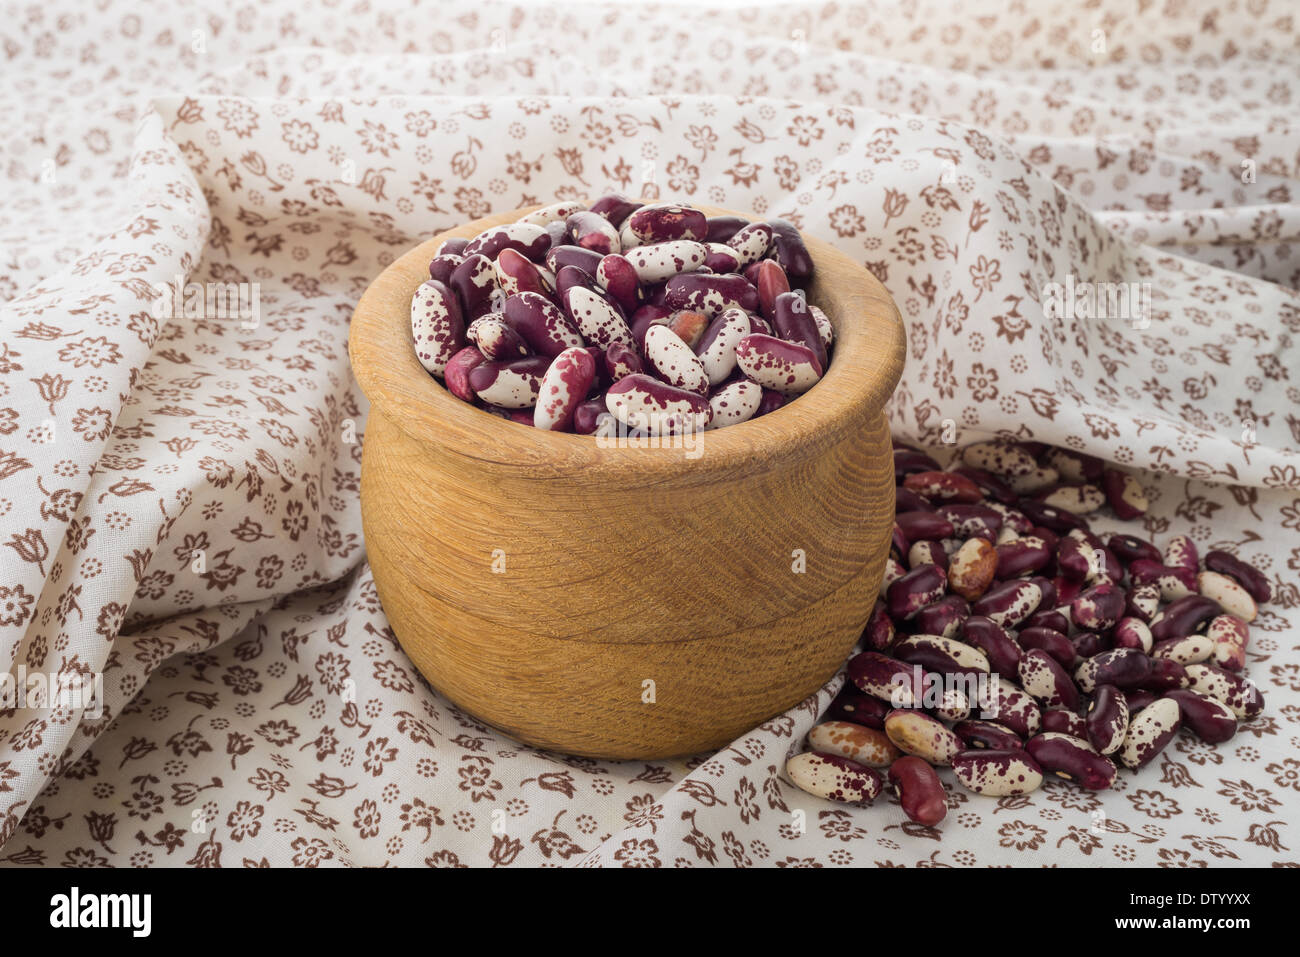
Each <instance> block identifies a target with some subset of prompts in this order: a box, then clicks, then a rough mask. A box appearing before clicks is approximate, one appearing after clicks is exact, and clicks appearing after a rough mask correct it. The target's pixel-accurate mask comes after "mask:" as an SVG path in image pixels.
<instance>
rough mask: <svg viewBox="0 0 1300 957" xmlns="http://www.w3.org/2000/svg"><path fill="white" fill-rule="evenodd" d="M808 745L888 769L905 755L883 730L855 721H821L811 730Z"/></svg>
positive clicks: (869, 765) (821, 750)
mask: <svg viewBox="0 0 1300 957" xmlns="http://www.w3.org/2000/svg"><path fill="white" fill-rule="evenodd" d="M808 746H809V747H811V748H812V749H813V750H814V751H820V752H821V753H823V754H834V755H838V756H839V757H841V758H847V759H848V760H850V761H856V762H857V763H858V764H862V765H865V766H866V767H869V768H887V767H889V766H890V765H891V764H893V763H894V762H895V761H897V760H898V759H899V758H901V757H902V756H903V752H902V751H900V750H898V747H897V746H896V745H895V744H894V742H893V741H891V740H889V735H887V734H885V732H884V731H877V730H876V729H874V728H868V727H866V726H865V725H861V724H858V723H856V722H853V721H824V722H822V723H821V724H819V725H817V726H816V727H815V728H813V729H812V730H811V731H809V732H808Z"/></svg>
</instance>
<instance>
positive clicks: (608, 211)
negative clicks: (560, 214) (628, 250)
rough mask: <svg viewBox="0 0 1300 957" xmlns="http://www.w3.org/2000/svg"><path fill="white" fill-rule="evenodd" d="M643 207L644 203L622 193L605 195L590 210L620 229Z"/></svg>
mask: <svg viewBox="0 0 1300 957" xmlns="http://www.w3.org/2000/svg"><path fill="white" fill-rule="evenodd" d="M644 205H645V203H643V202H641V201H640V200H636V199H632V198H631V197H630V196H625V195H624V194H622V193H607V194H605V195H604V196H602V197H600V198H599V199H598V200H596V201H595V202H594V203H592V204H591V207H590V209H591V211H592V212H593V213H599V214H600V215H601V216H604V217H605V218H606V219H608V220H609V222H610V224H611V225H612V226H616V227H619V228H621V227H622V226H623V224H624V223H625V222H626V221H627V218H628V217H629V216H631V215H632V214H633V213H635V212H636V211H637V210H638V209H640V208H641V207H642V206H644ZM578 208H579V209H581V208H582V207H578ZM575 212H576V210H575Z"/></svg>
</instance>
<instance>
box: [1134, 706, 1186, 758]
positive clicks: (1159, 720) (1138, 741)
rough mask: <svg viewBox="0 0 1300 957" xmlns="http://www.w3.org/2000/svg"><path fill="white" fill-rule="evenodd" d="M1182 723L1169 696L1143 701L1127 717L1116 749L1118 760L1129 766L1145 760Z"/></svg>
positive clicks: (1176, 708)
mask: <svg viewBox="0 0 1300 957" xmlns="http://www.w3.org/2000/svg"><path fill="white" fill-rule="evenodd" d="M1182 724H1183V719H1182V715H1181V714H1180V712H1179V707H1178V702H1176V701H1174V700H1173V699H1171V698H1161V699H1159V700H1158V701H1154V702H1152V703H1151V704H1149V705H1147V706H1146V707H1145V708H1143V709H1142V710H1141V711H1139V712H1138V713H1137V714H1135V715H1134V716H1133V718H1132V720H1131V721H1129V725H1128V733H1127V734H1125V736H1124V744H1123V746H1122V747H1121V748H1120V749H1119V752H1118V755H1119V760H1120V762H1121V763H1122V764H1123V765H1124V766H1125V767H1126V768H1132V769H1133V770H1137V769H1138V768H1140V767H1142V766H1143V765H1145V764H1148V763H1149V762H1150V761H1151V760H1152V759H1154V758H1155V757H1156V755H1158V754H1159V753H1160V752H1161V751H1163V750H1164V749H1165V747H1166V746H1167V745H1168V744H1169V742H1170V741H1172V740H1173V739H1174V735H1176V734H1177V733H1178V729H1179V728H1181V727H1182Z"/></svg>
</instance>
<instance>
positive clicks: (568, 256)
mask: <svg viewBox="0 0 1300 957" xmlns="http://www.w3.org/2000/svg"><path fill="white" fill-rule="evenodd" d="M604 257H605V254H604V253H599V252H597V251H595V250H594V249H584V248H583V247H582V246H574V245H572V244H565V245H561V246H552V247H551V248H550V249H548V250H547V252H546V268H547V269H549V270H550V271H551V272H553V273H556V278H557V279H558V278H559V272H560V270H561V269H563V268H564V267H565V266H577V267H578V268H579V269H581V270H582V271H583V272H585V273H586V274H587V275H588V276H590V277H591V278H592V279H593V280H594V279H595V278H596V270H597V269H599V268H600V261H601V260H602V259H603V258H604Z"/></svg>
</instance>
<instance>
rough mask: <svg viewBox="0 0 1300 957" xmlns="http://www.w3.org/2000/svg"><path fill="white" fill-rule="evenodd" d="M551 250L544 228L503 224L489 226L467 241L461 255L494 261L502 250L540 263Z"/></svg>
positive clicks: (528, 224) (520, 223)
mask: <svg viewBox="0 0 1300 957" xmlns="http://www.w3.org/2000/svg"><path fill="white" fill-rule="evenodd" d="M550 248H551V237H550V234H549V233H547V231H546V227H544V226H538V225H535V224H533V223H522V222H514V223H505V224H503V225H501V226H490V227H488V228H487V229H485V230H483V232H481V233H479V234H478V235H477V236H475V237H474V238H473V239H471V240H470V241H469V245H467V246H466V247H465V252H464V253H463V255H464V256H465V257H466V258H468V257H470V256H475V255H478V256H486V257H487V258H488V259H490V260H495V259H496V258H497V256H499V255H500V254H501V251H502V250H503V249H513V250H515V252H517V253H519V254H521V255H522V256H524V257H525V258H527V259H530V260H532V261H533V262H541V261H542V259H543V258H544V257H545V256H546V251H547V250H548V249H550Z"/></svg>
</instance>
